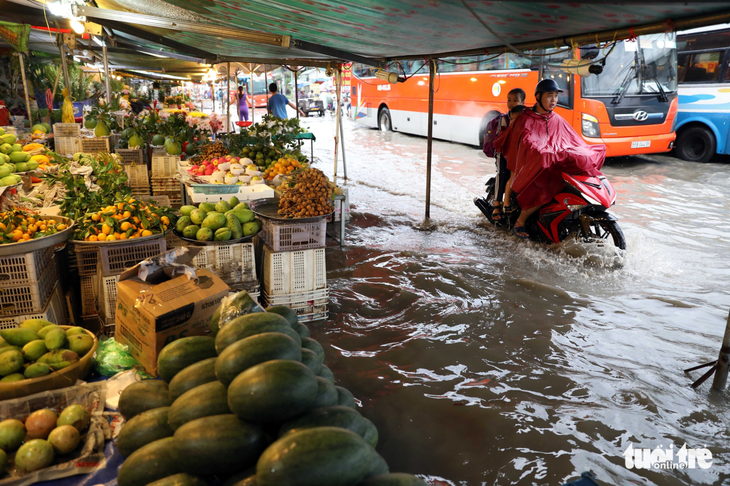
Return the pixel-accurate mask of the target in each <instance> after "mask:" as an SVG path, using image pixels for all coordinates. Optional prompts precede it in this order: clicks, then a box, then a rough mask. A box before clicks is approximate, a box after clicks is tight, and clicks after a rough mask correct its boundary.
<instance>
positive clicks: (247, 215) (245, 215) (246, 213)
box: [229, 208, 256, 224]
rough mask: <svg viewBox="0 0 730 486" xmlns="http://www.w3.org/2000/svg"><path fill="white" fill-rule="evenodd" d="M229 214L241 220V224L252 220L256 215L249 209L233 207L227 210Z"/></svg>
mask: <svg viewBox="0 0 730 486" xmlns="http://www.w3.org/2000/svg"><path fill="white" fill-rule="evenodd" d="M229 214H232V215H234V216H235V217H236V218H238V221H240V222H241V224H245V223H248V222H250V221H253V220H254V218H255V217H256V215H255V214H254V213H253V211H251V210H250V209H243V208H241V209H233V210H231V211H230V212H229Z"/></svg>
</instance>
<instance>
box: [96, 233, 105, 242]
mask: <svg viewBox="0 0 730 486" xmlns="http://www.w3.org/2000/svg"><path fill="white" fill-rule="evenodd" d="M96 239H98V240H99V241H106V235H105V234H104V233H102V234H100V235H99V236H97V237H96Z"/></svg>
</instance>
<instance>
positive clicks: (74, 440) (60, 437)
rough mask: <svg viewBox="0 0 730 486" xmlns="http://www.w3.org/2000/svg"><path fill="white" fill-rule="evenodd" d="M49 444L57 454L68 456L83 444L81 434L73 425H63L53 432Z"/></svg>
mask: <svg viewBox="0 0 730 486" xmlns="http://www.w3.org/2000/svg"><path fill="white" fill-rule="evenodd" d="M48 443H49V444H51V446H52V447H53V451H54V452H55V453H56V454H68V453H70V452H73V451H74V450H76V448H77V447H78V446H79V444H80V443H81V434H80V433H79V431H78V429H77V428H76V427H74V426H72V425H62V426H60V427H56V428H55V429H53V430H52V431H51V434H50V435H49V436H48Z"/></svg>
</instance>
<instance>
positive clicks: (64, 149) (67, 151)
mask: <svg viewBox="0 0 730 486" xmlns="http://www.w3.org/2000/svg"><path fill="white" fill-rule="evenodd" d="M53 140H54V141H53V143H54V144H56V145H55V149H54V151H55V152H56V153H57V154H60V155H73V154H75V153H77V152H81V139H80V138H78V137H75V138H70V137H54V139H53Z"/></svg>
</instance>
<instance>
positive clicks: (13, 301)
mask: <svg viewBox="0 0 730 486" xmlns="http://www.w3.org/2000/svg"><path fill="white" fill-rule="evenodd" d="M57 282H58V267H57V265H56V259H55V258H52V259H51V260H50V261H49V264H48V265H47V266H46V268H45V269H44V270H43V274H42V275H41V277H40V278H39V279H38V282H37V283H33V284H24V285H7V284H0V316H3V317H5V316H24V315H28V314H35V313H38V312H43V309H44V308H45V307H46V304H47V303H48V299H49V298H50V297H51V295H52V294H53V289H54V288H55V285H56V283H57Z"/></svg>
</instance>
